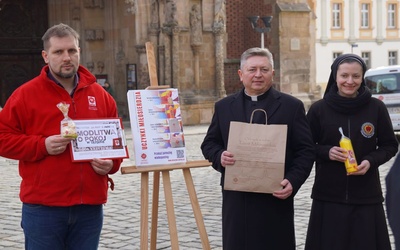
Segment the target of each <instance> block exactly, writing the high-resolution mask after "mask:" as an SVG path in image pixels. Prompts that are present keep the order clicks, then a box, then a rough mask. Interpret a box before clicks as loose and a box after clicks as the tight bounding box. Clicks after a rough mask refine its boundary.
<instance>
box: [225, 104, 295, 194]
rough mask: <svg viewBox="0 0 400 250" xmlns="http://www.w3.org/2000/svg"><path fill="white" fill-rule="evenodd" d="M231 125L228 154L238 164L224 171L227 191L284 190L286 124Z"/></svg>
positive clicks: (232, 123)
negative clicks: (282, 184) (282, 183)
mask: <svg viewBox="0 0 400 250" xmlns="http://www.w3.org/2000/svg"><path fill="white" fill-rule="evenodd" d="M256 111H262V112H264V113H265V116H267V113H266V112H265V110H263V109H256V110H254V111H253V113H252V114H251V118H250V123H244V122H234V121H232V122H231V123H230V129H229V138H228V149H227V150H228V151H229V152H231V153H233V157H234V159H235V164H234V165H231V166H227V167H226V168H225V184H224V189H225V190H234V191H246V192H256V193H273V192H274V191H277V190H280V189H282V186H281V185H280V183H281V182H282V180H283V177H284V171H285V154H286V137H287V125H285V124H283V125H280V124H279V125H278V124H272V125H266V124H265V125H264V124H254V123H252V121H253V115H254V112H256Z"/></svg>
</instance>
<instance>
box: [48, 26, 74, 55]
mask: <svg viewBox="0 0 400 250" xmlns="http://www.w3.org/2000/svg"><path fill="white" fill-rule="evenodd" d="M54 36H55V37H60V38H61V37H67V36H73V37H74V38H75V40H76V42H77V43H78V44H79V34H78V32H76V31H75V30H74V29H73V28H71V27H70V26H68V25H66V24H64V23H60V24H56V25H54V26H52V27H50V28H49V29H48V30H47V31H46V33H44V35H43V37H42V41H43V49H44V50H48V48H49V47H50V44H49V41H50V38H52V37H54Z"/></svg>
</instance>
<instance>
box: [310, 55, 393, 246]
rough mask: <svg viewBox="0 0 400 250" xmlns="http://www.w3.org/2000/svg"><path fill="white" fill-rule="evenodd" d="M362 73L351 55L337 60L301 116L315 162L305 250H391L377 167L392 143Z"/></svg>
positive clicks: (361, 64) (385, 115)
mask: <svg viewBox="0 0 400 250" xmlns="http://www.w3.org/2000/svg"><path fill="white" fill-rule="evenodd" d="M366 70H367V67H366V65H365V63H364V61H363V60H362V58H360V57H359V56H357V55H354V54H344V55H341V56H339V57H337V58H336V59H335V61H334V62H333V64H332V66H331V74H330V77H329V81H328V85H327V88H326V91H325V94H324V97H323V99H322V100H319V101H317V102H315V103H313V104H312V105H311V107H310V109H309V111H308V113H307V118H308V120H309V123H310V127H311V131H312V134H313V139H314V142H315V144H316V156H317V158H316V163H315V171H316V172H315V180H314V185H313V189H312V194H311V197H312V199H313V203H312V208H311V215H310V221H309V226H308V232H307V238H306V245H305V249H306V250H324V249H330V250H388V249H391V245H390V240H389V234H388V228H387V224H386V218H385V211H384V208H383V194H382V188H381V183H380V177H379V166H381V165H382V164H384V163H385V162H387V161H389V160H390V159H391V158H392V157H393V156H394V155H395V154H396V153H397V149H398V142H397V140H396V137H395V134H394V132H393V127H392V123H391V120H390V117H389V114H388V111H387V109H386V106H385V105H384V103H383V102H382V101H380V100H378V99H376V98H372V96H371V92H370V91H369V89H368V88H367V87H366V85H365V80H364V74H365V72H366ZM340 127H341V128H342V129H343V132H344V135H345V136H347V137H349V138H350V140H351V142H352V145H353V149H354V154H355V158H356V160H357V171H356V172H353V173H347V172H346V168H345V165H344V162H345V161H346V159H347V152H346V151H345V150H343V149H341V148H340V146H339V141H340V139H341V136H342V135H341V133H340V132H339V128H340Z"/></svg>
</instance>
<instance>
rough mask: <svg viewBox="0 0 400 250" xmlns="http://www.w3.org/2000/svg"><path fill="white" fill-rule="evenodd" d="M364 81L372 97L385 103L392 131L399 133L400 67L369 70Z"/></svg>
mask: <svg viewBox="0 0 400 250" xmlns="http://www.w3.org/2000/svg"><path fill="white" fill-rule="evenodd" d="M365 80H366V81H365V82H366V84H367V86H368V88H369V89H370V90H371V92H372V96H373V97H375V98H378V99H379V100H381V101H383V102H384V103H385V105H386V107H387V109H388V111H389V115H390V119H391V120H392V125H393V130H394V131H400V65H393V66H386V67H378V68H376V69H369V70H368V71H367V72H366V73H365Z"/></svg>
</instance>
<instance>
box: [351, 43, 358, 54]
mask: <svg viewBox="0 0 400 250" xmlns="http://www.w3.org/2000/svg"><path fill="white" fill-rule="evenodd" d="M357 47H358V44H355V43H353V44H351V54H353V48H357Z"/></svg>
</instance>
